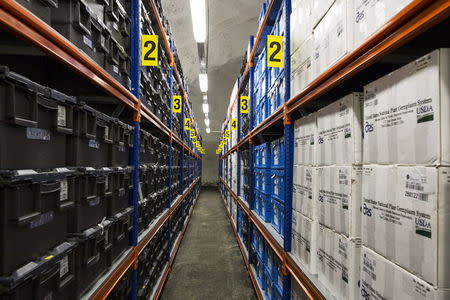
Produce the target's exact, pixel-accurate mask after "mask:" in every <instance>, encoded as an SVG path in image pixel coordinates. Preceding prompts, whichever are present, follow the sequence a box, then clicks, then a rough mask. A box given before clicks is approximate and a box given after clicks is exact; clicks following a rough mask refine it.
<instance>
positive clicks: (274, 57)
mask: <svg viewBox="0 0 450 300" xmlns="http://www.w3.org/2000/svg"><path fill="white" fill-rule="evenodd" d="M283 53H284V51H283V37H282V36H276V35H268V36H267V66H268V67H269V68H282V67H283V60H284V55H283Z"/></svg>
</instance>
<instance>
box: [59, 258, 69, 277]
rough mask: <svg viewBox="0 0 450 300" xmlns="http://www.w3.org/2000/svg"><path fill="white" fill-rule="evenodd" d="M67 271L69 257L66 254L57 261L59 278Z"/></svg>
mask: <svg viewBox="0 0 450 300" xmlns="http://www.w3.org/2000/svg"><path fill="white" fill-rule="evenodd" d="M67 272H69V258H68V257H67V255H66V256H64V257H63V259H61V261H60V262H59V278H61V277H63V276H64V275H66V274H67Z"/></svg>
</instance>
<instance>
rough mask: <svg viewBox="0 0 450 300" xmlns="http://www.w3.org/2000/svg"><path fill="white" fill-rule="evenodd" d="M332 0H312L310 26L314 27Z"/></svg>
mask: <svg viewBox="0 0 450 300" xmlns="http://www.w3.org/2000/svg"><path fill="white" fill-rule="evenodd" d="M333 2H334V0H312V4H313V6H312V26H313V28H314V27H316V25H317V23H319V22H320V20H321V19H322V18H323V16H325V14H326V13H327V11H328V10H329V9H330V7H331V5H332V4H333Z"/></svg>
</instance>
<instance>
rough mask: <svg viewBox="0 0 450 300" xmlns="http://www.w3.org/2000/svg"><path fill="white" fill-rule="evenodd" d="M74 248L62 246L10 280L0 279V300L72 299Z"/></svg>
mask: <svg viewBox="0 0 450 300" xmlns="http://www.w3.org/2000/svg"><path fill="white" fill-rule="evenodd" d="M76 247H77V243H76V242H64V243H62V244H60V245H58V246H57V247H55V248H54V249H53V250H51V251H50V252H48V253H47V254H46V255H44V256H43V257H41V258H39V259H37V260H35V261H32V262H29V263H28V264H26V265H24V266H23V267H21V268H20V269H17V270H16V271H14V272H13V273H12V275H11V276H10V277H3V278H2V277H0V299H1V300H23V299H74V297H73V288H74V285H75V280H76V278H75V248H76Z"/></svg>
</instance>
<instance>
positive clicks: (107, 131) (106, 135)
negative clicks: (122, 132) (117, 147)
mask: <svg viewBox="0 0 450 300" xmlns="http://www.w3.org/2000/svg"><path fill="white" fill-rule="evenodd" d="M108 137H109V127H108V126H106V127H105V140H107V139H108Z"/></svg>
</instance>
